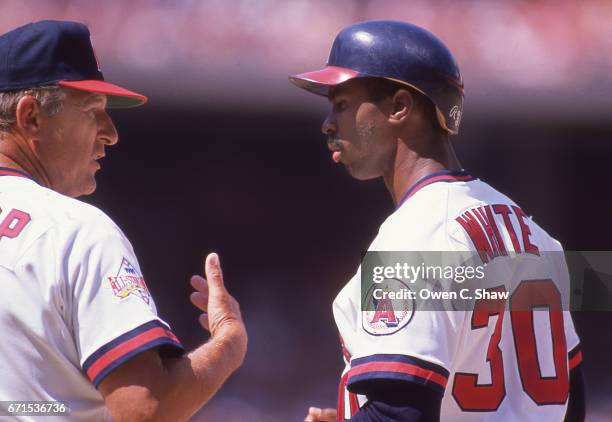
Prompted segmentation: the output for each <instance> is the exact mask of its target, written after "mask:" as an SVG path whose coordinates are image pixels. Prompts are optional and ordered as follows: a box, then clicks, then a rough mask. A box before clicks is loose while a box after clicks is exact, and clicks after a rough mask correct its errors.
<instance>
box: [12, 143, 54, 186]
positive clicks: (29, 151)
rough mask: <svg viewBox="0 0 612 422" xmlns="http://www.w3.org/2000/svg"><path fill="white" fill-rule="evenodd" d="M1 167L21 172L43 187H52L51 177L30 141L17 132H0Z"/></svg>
mask: <svg viewBox="0 0 612 422" xmlns="http://www.w3.org/2000/svg"><path fill="white" fill-rule="evenodd" d="M0 167H8V168H12V169H16V170H21V171H23V172H25V173H27V174H29V175H30V176H32V177H33V178H34V179H36V180H37V181H38V182H39V183H41V184H42V185H43V186H46V187H50V186H51V183H50V181H49V177H48V175H47V173H46V172H45V170H44V167H43V165H42V163H41V161H40V160H39V159H38V157H37V156H36V154H35V153H34V150H33V148H32V143H31V141H28V139H27V138H26V137H24V136H23V135H22V134H21V133H19V132H17V131H11V132H0Z"/></svg>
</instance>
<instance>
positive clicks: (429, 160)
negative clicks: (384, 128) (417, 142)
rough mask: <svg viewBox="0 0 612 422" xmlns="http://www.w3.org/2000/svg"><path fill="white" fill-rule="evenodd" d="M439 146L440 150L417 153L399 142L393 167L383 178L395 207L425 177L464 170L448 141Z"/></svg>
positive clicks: (434, 149) (433, 149) (430, 149)
mask: <svg viewBox="0 0 612 422" xmlns="http://www.w3.org/2000/svg"><path fill="white" fill-rule="evenodd" d="M430 145H431V144H430ZM437 145H439V147H438V148H427V149H426V150H425V151H415V149H411V148H410V147H408V146H407V145H406V144H405V143H404V142H399V144H398V148H397V152H396V155H395V161H394V163H393V166H392V168H390V169H389V171H388V172H387V173H386V174H385V175H384V176H383V179H384V181H385V186H386V187H387V190H388V191H389V193H390V194H391V197H392V199H393V203H394V204H395V205H398V203H399V201H400V200H401V198H402V197H403V196H404V194H405V193H406V192H407V191H408V189H410V187H412V186H413V185H414V184H415V183H417V182H418V181H419V180H420V179H422V178H423V177H426V176H428V175H430V174H432V173H436V172H439V171H442V170H461V169H462V167H461V164H460V163H459V160H458V159H457V156H456V155H455V151H454V149H453V147H452V145H451V144H450V142H449V141H448V140H445V141H444V142H439V143H437Z"/></svg>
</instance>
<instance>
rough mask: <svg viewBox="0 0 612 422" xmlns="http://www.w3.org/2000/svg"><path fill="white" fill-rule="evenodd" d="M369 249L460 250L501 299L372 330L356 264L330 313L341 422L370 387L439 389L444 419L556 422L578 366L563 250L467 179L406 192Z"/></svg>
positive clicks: (450, 178) (458, 175) (429, 181)
mask: <svg viewBox="0 0 612 422" xmlns="http://www.w3.org/2000/svg"><path fill="white" fill-rule="evenodd" d="M369 250H370V251H460V252H469V253H471V254H472V255H474V256H476V257H479V259H481V261H482V263H483V264H484V263H486V264H487V266H486V268H487V270H486V282H487V283H486V285H487V286H489V287H488V291H489V292H499V293H503V292H507V293H505V294H507V295H508V297H504V295H499V296H498V297H497V298H493V299H492V298H488V299H481V300H476V301H475V302H474V306H473V307H471V308H465V309H464V310H453V309H447V308H444V309H446V310H431V309H430V310H427V309H424V310H421V309H418V308H417V309H416V310H414V312H396V311H393V312H392V313H391V314H390V313H388V312H387V313H386V314H384V316H386V317H387V320H385V318H380V315H378V317H377V318H376V321H374V320H373V318H372V313H371V312H366V311H364V310H362V308H361V303H362V295H361V293H362V292H361V272H360V271H361V267H360V269H359V270H358V271H357V274H355V276H354V277H353V278H352V279H351V280H350V281H349V282H348V284H347V285H346V286H345V287H344V288H343V289H342V291H341V292H340V293H339V294H338V296H337V298H336V299H335V301H334V305H333V311H334V317H335V320H336V324H337V326H338V329H339V331H340V336H341V341H342V346H343V354H344V359H345V361H346V364H347V365H346V369H345V371H344V372H343V374H342V378H341V381H340V386H339V397H338V417H339V420H344V419H350V417H351V416H352V415H354V414H355V413H356V412H357V411H358V409H359V407H360V406H362V405H363V404H364V403H365V401H366V400H367V390H366V391H363V389H364V388H367V387H364V385H365V386H367V382H368V381H369V380H378V381H380V380H395V381H397V380H400V381H405V382H410V383H418V384H421V385H424V386H427V387H429V388H432V389H435V390H437V391H439V392H443V393H444V396H443V399H442V408H441V420H442V421H534V422H535V421H543V420H546V421H562V420H563V418H564V416H565V411H566V407H567V398H568V392H569V382H568V378H569V376H568V373H569V369H570V368H573V367H575V366H576V365H578V364H579V363H580V362H581V360H582V355H581V353H580V348H579V339H578V336H577V335H576V332H575V330H574V326H573V322H572V319H571V316H570V313H569V312H568V311H567V307H565V308H562V307H561V303H565V304H567V303H568V300H567V292H568V288H567V286H568V284H569V275H568V271H567V267H566V264H565V259H564V257H563V255H562V248H561V245H560V244H559V243H558V242H557V241H556V240H554V239H552V238H551V237H550V236H549V235H548V234H547V233H546V232H545V231H544V230H542V229H541V228H540V227H539V226H538V225H537V224H535V223H534V222H533V221H532V220H531V218H529V217H527V216H526V215H525V213H524V212H523V211H522V210H521V209H520V208H519V207H518V206H517V205H516V204H515V203H514V202H512V201H511V200H510V199H509V198H507V197H506V196H504V195H503V194H501V193H499V192H498V191H496V190H495V189H493V188H492V187H490V186H489V185H487V184H486V183H484V182H482V181H480V180H477V179H474V178H472V177H471V176H469V175H468V174H467V173H465V172H450V171H443V172H439V173H434V174H432V175H430V176H428V177H425V178H423V179H421V180H420V181H419V182H417V183H416V184H415V185H414V186H413V187H412V188H411V189H410V190H409V191H408V192H407V193H406V195H405V196H404V198H403V200H402V201H401V202H400V205H399V206H398V209H397V210H396V211H395V212H394V213H393V214H392V215H391V216H389V217H388V218H387V220H386V221H385V222H384V223H383V224H382V226H381V227H380V230H379V233H378V235H377V236H376V238H375V239H374V241H373V242H372V244H371V246H370V248H369ZM545 251H557V253H555V254H546V253H545ZM563 295H565V296H564V297H562V296H563ZM534 298H535V299H534ZM517 304H522V305H523V307H522V308H520V311H519V310H518V309H519V308H516V306H517ZM513 309H515V311H514V312H513V311H512V310H513ZM540 309H543V310H540ZM563 309H566V310H563ZM387 311H388V309H387ZM391 319H392V321H391ZM381 323H382V324H381ZM384 323H388V325H387V326H385V325H384ZM359 385H361V387H360V388H357V386H359ZM355 392H356V393H359V394H355Z"/></svg>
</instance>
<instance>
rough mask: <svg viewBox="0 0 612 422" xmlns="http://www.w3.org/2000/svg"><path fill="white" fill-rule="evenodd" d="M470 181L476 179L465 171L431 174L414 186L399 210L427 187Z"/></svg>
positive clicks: (402, 200)
mask: <svg viewBox="0 0 612 422" xmlns="http://www.w3.org/2000/svg"><path fill="white" fill-rule="evenodd" d="M470 180H474V177H472V176H470V175H469V174H468V173H467V172H466V171H465V170H459V171H453V170H442V171H437V172H435V173H431V174H430V175H427V176H425V177H423V178H421V179H420V180H419V181H418V182H416V183H415V184H414V185H412V186H411V187H410V188H409V189H408V190H407V191H406V193H404V195H402V198H401V199H400V200H399V202H398V204H397V207H396V208H395V209H398V208H399V207H401V206H402V204H403V203H404V202H406V200H408V198H410V197H411V196H412V195H414V194H415V193H417V192H418V191H419V190H421V189H423V188H424V187H425V186H427V185H431V184H432V183H436V182H446V183H449V182H469V181H470Z"/></svg>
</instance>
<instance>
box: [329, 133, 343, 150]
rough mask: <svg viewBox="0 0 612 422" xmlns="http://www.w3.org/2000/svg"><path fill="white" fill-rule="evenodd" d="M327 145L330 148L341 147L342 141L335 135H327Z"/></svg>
mask: <svg viewBox="0 0 612 422" xmlns="http://www.w3.org/2000/svg"><path fill="white" fill-rule="evenodd" d="M327 146H328V147H330V148H337V149H339V148H340V142H338V138H336V137H334V136H328V137H327Z"/></svg>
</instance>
